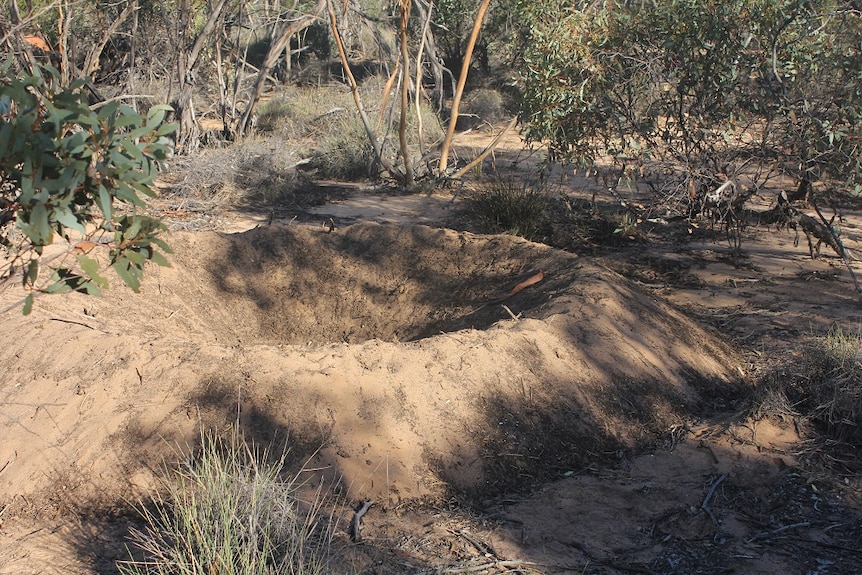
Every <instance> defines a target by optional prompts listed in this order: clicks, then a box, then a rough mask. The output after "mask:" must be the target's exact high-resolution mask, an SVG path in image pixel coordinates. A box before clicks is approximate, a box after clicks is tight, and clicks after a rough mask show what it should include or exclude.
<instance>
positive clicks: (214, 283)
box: [171, 224, 577, 345]
mask: <svg viewBox="0 0 862 575" xmlns="http://www.w3.org/2000/svg"><path fill="white" fill-rule="evenodd" d="M212 237H215V236H211V238H212ZM174 240H175V241H174V243H175V247H176V252H177V253H176V256H175V260H177V264H178V266H176V267H178V268H179V269H181V270H182V272H180V273H182V274H183V276H184V277H182V278H181V279H179V278H178V281H176V280H175V281H173V282H171V283H172V284H173V285H172V286H171V289H172V290H173V291H174V292H175V294H176V295H178V296H180V298H182V299H184V300H185V301H187V302H188V301H189V300H197V301H198V302H200V303H201V304H203V305H196V306H194V307H189V308H188V309H187V310H186V314H187V315H188V314H194V316H195V317H193V318H187V319H189V320H190V321H192V322H193V323H195V324H196V325H197V327H198V328H199V329H203V330H205V331H208V332H210V333H212V334H219V339H224V338H228V339H230V338H236V339H238V340H240V341H242V342H244V343H251V342H252V341H255V342H258V343H270V344H297V345H304V344H309V343H312V344H320V343H330V342H348V343H357V342H362V341H367V340H370V339H379V340H384V341H415V340H418V339H421V338H425V337H428V336H432V335H435V334H439V333H445V332H451V331H455V330H460V329H465V328H477V329H484V328H487V327H489V326H491V325H493V324H494V323H496V322H498V321H500V320H504V319H510V318H511V317H512V316H511V315H510V313H509V312H510V311H511V312H512V314H516V315H517V314H523V317H527V316H529V315H530V314H534V315H535V314H537V313H540V312H539V311H538V310H539V309H540V308H541V307H542V306H543V304H545V303H547V302H548V301H549V300H550V299H551V298H553V296H554V295H555V294H556V293H559V291H560V290H561V289H564V288H565V287H566V286H568V285H571V282H572V280H573V278H574V275H575V273H576V268H577V258H576V256H574V255H571V254H566V253H562V252H559V251H556V250H551V249H549V248H547V247H546V246H542V245H538V244H532V243H530V242H526V241H523V240H520V239H518V238H513V237H505V236H502V237H501V236H493V237H491V236H476V235H472V234H466V233H458V232H454V231H451V230H442V229H435V228H430V227H425V226H400V225H379V224H361V225H354V226H351V227H349V228H345V229H343V230H335V231H333V232H327V231H325V230H321V229H320V228H309V227H302V226H290V227H267V228H256V229H254V230H250V231H248V232H244V233H240V234H233V235H226V236H224V235H223V236H218V240H217V241H218V242H219V243H220V244H221V245H218V246H213V245H210V246H208V247H207V249H206V252H207V253H210V254H214V255H213V256H212V257H210V258H209V259H205V260H204V261H201V258H200V257H196V256H195V254H196V253H197V252H198V249H197V248H196V246H195V245H194V244H195V243H196V242H200V241H201V239H200V236H196V237H194V236H178V237H176V238H174ZM212 248H216V249H212ZM200 251H203V249H202V248H201V249H200ZM540 272H541V273H542V274H543V277H544V279H543V280H542V281H541V282H539V283H537V284H534V285H531V286H530V287H528V288H525V289H523V290H520V291H518V292H517V293H516V294H513V295H511V297H505V296H506V295H507V294H510V293H511V292H512V290H513V289H514V288H515V286H517V285H518V284H519V283H520V282H522V281H524V280H525V279H529V278H534V277H535V276H536V274H538V273H540ZM504 305H505V306H506V307H503V306H504ZM506 308H508V309H506Z"/></svg>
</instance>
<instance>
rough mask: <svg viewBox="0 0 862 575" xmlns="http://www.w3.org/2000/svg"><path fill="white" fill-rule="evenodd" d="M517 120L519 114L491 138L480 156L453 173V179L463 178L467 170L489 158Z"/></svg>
mask: <svg viewBox="0 0 862 575" xmlns="http://www.w3.org/2000/svg"><path fill="white" fill-rule="evenodd" d="M517 122H518V116H515V117H514V118H512V120H511V121H510V122H509V123H508V125H506V127H505V128H503V129H502V130H501V131H500V133H499V134H497V136H496V137H495V138H494V139H493V140H491V143H490V144H488V147H487V148H485V151H483V152H482V153H481V154H479V156H478V157H477V158H476V159H475V160H473V161H472V162H470V163H469V164H467V165H466V166H464V167H463V168H461V169H460V170H458V171H457V172H455V173H454V174H452V179H453V180H459V179H461V178H462V177H463V176H464V174H466V173H467V172H469V171H470V170H472V169H473V167H474V166H477V165H478V164H479V163H480V162H482V161H483V160H484V159H485V158H487V157H488V156H489V155H490V154H491V152H493V151H494V148H496V147H497V144H499V143H500V140H502V139H503V136H505V135H506V134H507V133H508V132H509V130H511V129H512V128H514V127H515V124H516V123H517Z"/></svg>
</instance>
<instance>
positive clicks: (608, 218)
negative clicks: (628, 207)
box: [461, 180, 640, 252]
mask: <svg viewBox="0 0 862 575" xmlns="http://www.w3.org/2000/svg"><path fill="white" fill-rule="evenodd" d="M461 217H462V218H463V219H464V220H466V221H467V222H469V223H470V224H471V225H472V226H474V227H475V228H476V229H477V230H478V231H479V232H481V233H486V234H497V233H507V234H512V235H516V236H520V237H523V238H525V239H528V240H530V241H534V242H542V243H546V244H548V245H550V246H553V247H556V248H560V249H564V250H567V251H572V252H580V251H584V250H591V249H594V248H597V247H601V246H605V247H606V246H616V245H621V244H624V243H627V242H630V241H632V240H637V239H639V238H640V233H639V231H638V229H637V224H636V223H633V222H632V221H631V217H630V216H629V215H628V214H627V213H624V212H623V213H621V212H620V211H619V209H618V208H616V207H608V206H599V205H598V204H597V203H596V202H595V201H593V202H589V201H586V200H578V199H574V198H571V197H568V196H566V195H565V194H562V193H558V194H554V193H549V192H548V191H546V190H544V189H543V188H541V187H536V186H533V185H531V184H527V183H522V182H517V181H513V180H509V181H502V180H497V181H494V182H492V183H490V184H487V185H484V186H483V187H481V188H479V189H478V190H476V191H473V192H470V193H469V194H467V196H466V197H465V198H464V201H463V203H462V209H461Z"/></svg>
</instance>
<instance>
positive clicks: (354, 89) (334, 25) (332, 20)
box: [326, 0, 404, 181]
mask: <svg viewBox="0 0 862 575" xmlns="http://www.w3.org/2000/svg"><path fill="white" fill-rule="evenodd" d="M326 4H327V7H328V8H329V26H330V28H331V29H332V36H333V38H334V40H335V45H336V46H337V47H338V55H339V57H340V58H341V65H342V67H343V68H344V73H345V75H346V76H347V81H348V83H349V84H350V91H351V93H352V94H353V101H354V103H355V104H356V110H357V111H358V112H359V118H360V119H361V120H362V125H363V127H364V128H365V133H366V134H367V135H368V140H369V142H371V147H372V148H374V155H375V157H376V159H377V161H378V162H380V165H381V166H383V169H384V170H386V171H387V172H389V173H390V174H391V175H392V177H394V178H395V179H396V180H399V181H403V180H404V175H403V174H401V173H400V172H399V171H398V170H396V169H395V167H394V166H392V164H390V163H389V162H388V161H387V160H386V158H384V157H383V148H382V147H381V146H380V142H379V141H378V140H377V137H376V136H375V135H374V130H373V129H372V128H371V122H370V121H369V120H368V114H366V113H365V107H364V106H363V105H362V97H361V96H360V95H359V85H358V84H357V83H356V78H355V77H354V76H353V72H352V71H351V70H350V63H349V62H348V60H347V52H346V50H345V49H344V41H343V40H342V39H341V33H340V32H339V31H338V20H337V18H336V16H335V8H334V7H333V5H332V1H331V0H330V1H328V2H327V3H326Z"/></svg>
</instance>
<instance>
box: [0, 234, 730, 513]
mask: <svg viewBox="0 0 862 575" xmlns="http://www.w3.org/2000/svg"><path fill="white" fill-rule="evenodd" d="M170 243H171V244H172V246H173V247H174V249H175V254H174V256H173V258H172V259H173V267H172V268H169V269H151V270H150V275H149V277H148V278H147V280H146V282H145V285H144V287H143V289H142V293H141V294H137V295H135V294H131V293H129V292H128V291H127V290H122V289H116V290H112V291H111V292H110V293H109V294H107V295H106V296H105V297H104V298H102V299H90V298H85V297H83V296H80V297H79V296H77V295H72V296H68V297H62V298H43V299H41V300H40V301H39V302H38V303H37V309H36V310H35V311H34V313H33V315H31V316H29V317H26V318H25V317H21V316H13V315H10V316H8V317H6V318H4V322H3V325H2V331H3V337H4V341H6V342H7V345H6V346H4V348H3V349H2V352H0V368H2V369H3V370H4V371H5V373H6V374H7V377H6V378H5V380H4V382H3V383H2V387H0V400H2V402H3V404H4V417H3V419H2V420H0V434H2V435H3V437H5V438H6V440H5V441H4V442H3V444H2V447H0V449H2V453H0V459H2V462H4V463H5V462H7V461H8V462H9V463H8V464H7V465H6V466H5V468H4V469H3V472H2V474H0V493H2V494H3V495H2V498H3V500H2V501H0V506H5V505H9V504H11V509H12V511H10V512H9V513H7V517H10V516H12V515H13V513H14V509H15V508H17V507H20V505H21V502H22V501H29V502H31V503H32V502H34V501H37V500H45V501H50V500H52V499H51V498H54V500H56V499H57V498H58V496H59V498H60V499H62V500H63V501H65V502H67V503H68V504H74V503H75V502H84V501H91V500H92V499H93V498H94V497H96V498H107V499H114V498H116V497H117V496H119V495H122V496H129V495H130V494H131V493H134V492H136V491H139V489H140V488H141V487H142V486H147V485H150V483H151V480H152V473H153V470H154V469H155V468H157V466H158V464H159V461H160V459H161V458H163V457H168V458H170V457H171V455H172V454H171V449H173V448H174V447H173V446H175V445H177V444H179V445H186V444H193V443H194V441H195V437H196V436H197V435H198V433H199V431H200V429H201V427H202V426H203V427H204V428H208V427H213V428H222V427H224V426H226V425H229V424H231V423H232V422H234V421H236V420H238V421H239V423H240V425H241V426H242V428H243V429H244V431H245V433H246V434H247V435H248V436H249V437H250V438H252V439H254V440H257V441H260V442H264V443H270V442H272V441H276V442H286V443H287V444H288V445H290V446H291V448H292V450H293V454H294V456H295V457H296V458H297V459H302V458H305V457H307V456H309V455H310V454H311V453H312V452H313V451H314V450H315V449H317V448H320V449H319V451H317V454H316V456H315V458H314V459H315V462H316V463H315V466H316V467H319V468H324V469H326V470H328V472H329V473H331V474H332V475H340V476H342V477H343V482H344V485H345V486H346V487H347V489H348V491H349V495H350V496H351V497H374V498H381V499H385V500H388V501H390V502H393V501H397V500H398V499H404V498H414V497H420V496H427V495H431V496H440V495H442V494H445V493H446V492H449V491H452V490H455V491H458V492H459V493H467V494H469V495H473V496H480V497H493V496H496V495H498V494H501V493H504V492H507V491H508V490H511V489H514V488H522V487H524V486H528V485H530V484H534V483H535V482H538V481H544V480H547V479H550V478H554V477H560V476H562V475H565V474H567V473H568V472H570V471H575V470H578V469H581V468H583V467H584V466H585V465H587V464H589V462H591V461H594V460H595V459H596V458H602V457H614V456H615V455H616V454H617V453H618V452H620V451H623V450H630V449H636V448H637V447H638V446H641V445H643V444H645V443H646V442H649V441H651V440H653V439H654V438H655V437H657V435H658V434H661V433H664V432H665V431H666V430H667V429H669V428H670V427H672V426H673V425H675V424H678V423H680V422H681V421H682V420H683V419H685V418H686V417H687V416H689V415H690V414H692V413H694V412H697V411H698V410H699V409H701V408H702V407H703V406H704V405H705V404H707V403H708V404H709V405H710V406H714V405H715V404H716V402H721V401H724V400H725V399H726V398H729V397H732V395H733V394H734V392H735V391H738V389H739V388H738V384H737V383H736V380H735V378H736V377H737V365H738V363H737V359H736V358H735V357H734V355H733V354H732V353H731V352H730V351H729V350H728V349H727V348H725V347H724V346H723V345H722V343H720V342H719V341H718V340H717V339H716V338H714V337H713V335H711V334H710V333H708V332H706V331H704V330H703V329H701V328H699V327H698V326H696V325H695V324H694V323H692V322H691V321H690V320H689V319H687V318H686V317H685V316H683V315H682V314H680V313H678V312H676V311H675V310H674V309H672V308H670V307H669V306H668V305H666V304H664V303H662V302H661V301H659V300H657V299H656V298H655V297H654V296H651V295H648V294H645V293H643V292H641V291H639V290H638V289H636V288H635V287H633V285H632V284H630V283H629V282H628V281H626V280H624V279H623V278H621V277H620V276H618V275H617V274H615V273H613V272H612V271H609V270H607V269H605V268H603V267H601V266H599V265H597V264H595V263H592V262H590V261H586V260H584V259H580V258H577V257H576V256H573V255H571V254H568V253H564V252H560V251H557V250H553V249H550V248H548V247H546V246H542V245H538V244H533V243H529V242H526V241H523V240H520V239H517V238H512V237H506V236H476V235H471V234H467V233H457V232H454V231H451V230H441V229H435V228H430V227H424V226H407V225H403V226H402V225H379V224H358V225H355V226H351V227H348V228H345V229H343V230H335V231H333V232H331V233H327V232H326V231H325V230H321V229H320V228H310V227H302V226H292V227H267V228H257V229H254V230H251V231H248V232H245V233H240V234H233V235H225V234H217V233H211V232H206V233H196V234H176V235H174V236H172V237H171V238H170ZM538 272H541V273H542V274H543V279H542V281H540V282H538V283H535V284H533V285H530V286H528V287H526V288H524V289H521V290H519V291H517V292H516V293H512V292H513V288H514V287H515V286H516V285H517V284H519V283H520V282H522V281H523V280H524V279H526V278H535V277H536V274H537V273H538ZM7 295H8V294H7ZM21 495H23V496H25V498H22V497H20V496H21Z"/></svg>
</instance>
